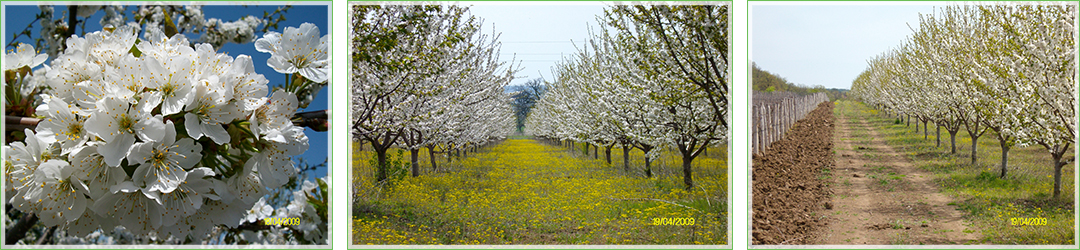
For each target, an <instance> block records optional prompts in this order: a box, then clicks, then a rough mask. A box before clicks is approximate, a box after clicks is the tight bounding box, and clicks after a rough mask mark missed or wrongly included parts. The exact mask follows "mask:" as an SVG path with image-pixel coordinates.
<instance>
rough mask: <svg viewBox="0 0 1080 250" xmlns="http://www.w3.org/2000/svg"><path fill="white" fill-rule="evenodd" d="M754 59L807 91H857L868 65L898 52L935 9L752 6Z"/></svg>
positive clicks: (893, 4) (893, 5)
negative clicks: (878, 57)
mask: <svg viewBox="0 0 1080 250" xmlns="http://www.w3.org/2000/svg"><path fill="white" fill-rule="evenodd" d="M749 8H750V28H749V32H750V34H749V35H750V39H751V40H750V55H749V56H750V60H751V61H754V62H756V63H757V65H758V67H761V68H762V69H764V70H766V71H769V72H772V73H774V74H779V75H780V76H782V77H784V78H786V79H787V80H788V81H789V82H794V83H797V84H802V85H805V86H815V85H822V86H825V87H826V88H843V89H848V88H851V81H852V80H854V79H855V77H856V76H858V75H859V73H862V71H863V70H864V69H866V61H867V60H869V59H870V58H871V57H873V56H876V55H879V54H881V53H883V52H885V51H887V50H889V49H892V48H896V47H897V46H899V45H900V44H901V42H902V41H904V39H906V38H907V36H909V35H910V34H911V33H912V31H911V29H910V28H908V25H909V24H910V25H911V26H912V27H913V28H918V25H919V13H923V14H929V13H932V12H933V10H934V9H933V6H930V5H911V4H908V3H896V2H886V3H881V4H874V5H866V4H863V5H851V4H848V3H835V2H834V3H830V4H829V5H798V4H796V5H792V4H783V5H778V3H775V2H766V3H762V2H750V3H749Z"/></svg>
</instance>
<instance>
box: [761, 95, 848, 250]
mask: <svg viewBox="0 0 1080 250" xmlns="http://www.w3.org/2000/svg"><path fill="white" fill-rule="evenodd" d="M832 109H833V104H832V102H825V103H822V104H820V105H818V108H817V109H815V110H814V111H812V112H810V114H808V115H807V116H806V117H805V118H803V119H802V120H799V121H798V122H796V123H795V125H794V126H793V127H792V128H791V130H789V131H788V132H787V133H786V134H785V135H784V138H783V139H780V140H779V141H776V142H774V143H773V144H772V145H770V147H769V148H768V149H767V150H766V151H765V153H763V154H761V155H755V156H754V157H753V169H752V171H753V172H752V173H753V174H752V176H753V182H752V184H751V186H752V189H753V193H752V195H751V197H752V199H753V211H752V212H753V213H752V218H753V219H752V221H751V229H752V233H751V234H752V237H753V239H752V244H755V245H777V244H781V245H783V244H793V245H802V244H812V243H814V242H816V241H817V236H818V235H819V234H820V233H821V232H822V231H823V230H824V229H825V228H826V227H828V226H829V223H830V222H829V220H830V219H829V218H827V217H826V216H827V215H828V212H827V208H835V204H831V203H830V198H829V195H830V193H831V192H830V190H829V187H828V186H827V185H828V183H829V182H830V181H829V180H827V179H826V178H825V177H827V175H826V174H824V173H823V170H824V169H827V168H829V167H830V166H832V165H833V164H834V163H833V157H832V153H831V151H832V148H833V138H832V137H833V136H832V135H833V126H834V125H833V111H832Z"/></svg>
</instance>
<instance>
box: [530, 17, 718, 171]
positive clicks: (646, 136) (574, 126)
mask: <svg viewBox="0 0 1080 250" xmlns="http://www.w3.org/2000/svg"><path fill="white" fill-rule="evenodd" d="M727 11H728V6H726V5H700V6H689V5H675V6H661V5H656V6H650V5H634V6H629V5H619V6H613V7H610V8H608V9H607V10H605V15H604V16H602V17H598V18H597V21H598V22H600V23H602V24H604V27H603V28H602V29H601V30H600V31H598V32H596V33H595V34H593V35H592V39H591V40H590V42H589V43H588V44H586V45H584V46H583V47H580V48H579V50H580V52H579V53H577V54H576V55H574V56H573V57H572V58H569V59H568V60H566V61H565V62H563V63H561V64H560V65H559V66H557V67H556V68H555V69H554V71H555V72H554V74H555V76H556V79H555V82H554V83H552V85H551V89H550V90H549V91H548V93H547V94H545V96H544V98H543V99H541V100H540V102H539V103H538V104H537V107H536V109H537V110H536V112H534V114H533V115H532V116H530V118H529V120H528V121H527V124H526V128H527V129H528V130H529V132H530V133H532V134H534V135H537V136H541V137H548V138H554V139H557V140H571V141H578V142H584V143H589V144H593V145H597V146H598V145H613V144H615V143H619V144H622V145H623V155H624V163H625V164H624V168H625V169H626V170H629V163H628V158H626V156H627V155H628V154H627V151H628V147H627V146H633V147H635V148H638V149H640V150H642V152H644V153H645V154H646V157H645V168H644V170H645V175H646V176H647V177H651V176H652V168H651V161H652V159H654V158H656V157H657V156H658V155H659V154H658V153H659V152H660V151H659V150H655V149H658V148H663V147H673V148H675V149H677V150H678V151H679V152H680V154H681V155H682V172H683V182H684V184H685V185H686V188H687V189H690V188H693V187H694V182H693V170H692V168H691V166H692V165H691V163H692V161H693V160H694V159H695V158H696V157H697V156H698V155H700V154H701V153H702V152H704V151H705V150H706V148H708V147H709V146H710V145H716V144H721V143H724V142H725V141H726V140H727V128H728V125H727V124H728V123H727V103H728V96H727V93H728V83H727V82H728V80H729V78H728V77H729V76H728V74H727V72H728V71H727V69H728V61H727V60H728V58H727V55H728V34H727V13H728V12H727ZM609 148H610V147H609Z"/></svg>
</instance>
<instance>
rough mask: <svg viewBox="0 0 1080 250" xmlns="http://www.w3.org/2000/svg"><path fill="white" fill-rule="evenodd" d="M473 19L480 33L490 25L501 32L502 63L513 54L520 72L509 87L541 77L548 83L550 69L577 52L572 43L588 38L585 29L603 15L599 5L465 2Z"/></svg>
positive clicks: (489, 27)
mask: <svg viewBox="0 0 1080 250" xmlns="http://www.w3.org/2000/svg"><path fill="white" fill-rule="evenodd" d="M463 4H464V5H466V6H469V5H472V7H471V8H469V10H471V11H472V14H473V15H474V16H477V17H480V18H483V19H484V33H489V34H490V33H491V29H492V25H494V28H495V31H496V32H501V33H502V35H501V36H500V37H499V41H502V50H501V52H502V54H501V55H500V56H501V58H500V59H502V60H503V61H509V60H510V59H512V58H514V56H515V54H516V56H517V57H516V58H517V61H519V62H520V63H521V66H522V71H521V72H519V73H518V74H517V76H518V79H515V80H514V81H512V82H511V84H515V85H520V84H524V83H525V82H526V81H528V80H529V79H534V78H539V77H541V76H542V77H544V78H546V79H548V80H552V76H551V67H552V66H555V63H556V62H558V61H559V60H560V59H561V58H563V56H569V54H572V53H574V52H575V51H577V50H576V49H575V48H574V43H571V41H573V42H576V43H577V44H578V46H581V45H582V44H581V42H582V41H584V39H586V38H588V37H589V26H592V27H594V28H595V27H597V26H596V15H601V14H603V13H604V6H605V5H604V4H603V3H600V2H585V3H576V2H553V3H552V2H549V3H543V2H539V3H538V2H511V3H485V2H467V3H463Z"/></svg>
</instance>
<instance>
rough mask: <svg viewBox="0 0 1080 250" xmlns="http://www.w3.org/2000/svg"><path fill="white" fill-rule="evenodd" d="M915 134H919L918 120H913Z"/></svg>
mask: <svg viewBox="0 0 1080 250" xmlns="http://www.w3.org/2000/svg"><path fill="white" fill-rule="evenodd" d="M915 119H918V118H915ZM909 122H910V121H909ZM915 134H919V120H915Z"/></svg>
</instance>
